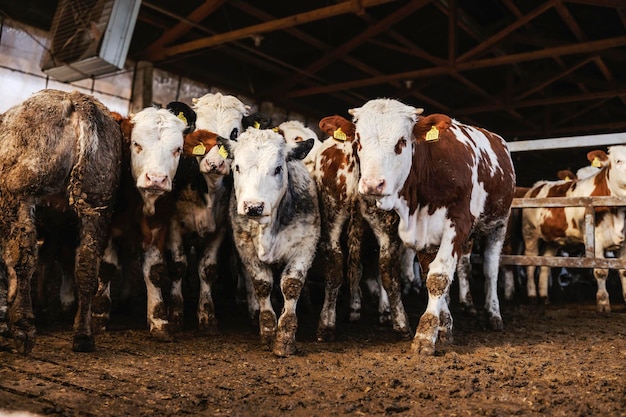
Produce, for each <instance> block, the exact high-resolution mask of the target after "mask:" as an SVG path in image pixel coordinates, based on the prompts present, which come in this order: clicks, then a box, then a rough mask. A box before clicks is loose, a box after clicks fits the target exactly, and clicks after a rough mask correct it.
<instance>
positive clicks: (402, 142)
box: [393, 138, 406, 155]
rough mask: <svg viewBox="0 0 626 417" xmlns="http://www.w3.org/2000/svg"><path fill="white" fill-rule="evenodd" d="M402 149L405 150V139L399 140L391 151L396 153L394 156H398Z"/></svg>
mask: <svg viewBox="0 0 626 417" xmlns="http://www.w3.org/2000/svg"><path fill="white" fill-rule="evenodd" d="M404 148H406V139H404V138H400V139H399V140H398V142H397V143H396V146H395V147H394V148H393V151H394V152H395V153H396V155H400V154H401V153H402V150H403V149H404Z"/></svg>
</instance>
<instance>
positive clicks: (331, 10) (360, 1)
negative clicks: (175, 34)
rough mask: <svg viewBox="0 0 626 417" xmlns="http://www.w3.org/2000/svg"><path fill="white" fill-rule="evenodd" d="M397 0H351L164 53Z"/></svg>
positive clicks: (184, 45)
mask: <svg viewBox="0 0 626 417" xmlns="http://www.w3.org/2000/svg"><path fill="white" fill-rule="evenodd" d="M391 1H396V0H350V1H344V2H341V3H339V4H336V5H332V6H328V7H323V8H321V9H316V10H312V11H309V12H305V13H300V14H297V15H293V16H289V17H285V18H282V19H276V20H273V21H270V22H264V23H260V24H258V25H253V26H249V27H246V28H242V29H237V30H233V31H231V32H226V33H220V34H217V35H214V36H210V37H207V38H202V39H196V40H194V41H190V42H185V43H182V44H178V45H173V46H169V47H166V48H165V49H164V53H165V55H166V56H172V55H178V54H182V53H185V52H191V51H195V50H198V49H204V48H210V47H213V46H217V45H221V44H224V43H228V42H232V41H236V40H239V39H243V38H247V37H249V36H252V35H257V34H260V33H267V32H273V31H276V30H283V29H287V28H291V27H294V26H298V25H302V24H304V23H309V22H314V21H317V20H323V19H327V18H329V17H332V16H337V15H341V14H346V13H360V12H362V10H363V9H364V8H367V7H373V6H378V5H380V4H384V3H389V2H391Z"/></svg>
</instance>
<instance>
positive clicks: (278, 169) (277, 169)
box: [274, 166, 283, 175]
mask: <svg viewBox="0 0 626 417" xmlns="http://www.w3.org/2000/svg"><path fill="white" fill-rule="evenodd" d="M281 172H283V167H282V166H277V167H276V169H275V170H274V175H279V174H280V173H281Z"/></svg>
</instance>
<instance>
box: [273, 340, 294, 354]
mask: <svg viewBox="0 0 626 417" xmlns="http://www.w3.org/2000/svg"><path fill="white" fill-rule="evenodd" d="M273 352H274V355H276V356H278V357H279V358H286V357H287V356H290V355H293V354H295V353H296V344H295V343H294V342H279V341H278V340H276V343H275V344H274V350H273Z"/></svg>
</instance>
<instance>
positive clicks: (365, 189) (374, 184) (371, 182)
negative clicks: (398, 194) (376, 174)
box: [361, 178, 386, 195]
mask: <svg viewBox="0 0 626 417" xmlns="http://www.w3.org/2000/svg"><path fill="white" fill-rule="evenodd" d="M385 185H386V184H385V179H384V178H361V192H362V193H363V194H370V195H382V194H383V192H384V191H385Z"/></svg>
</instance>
